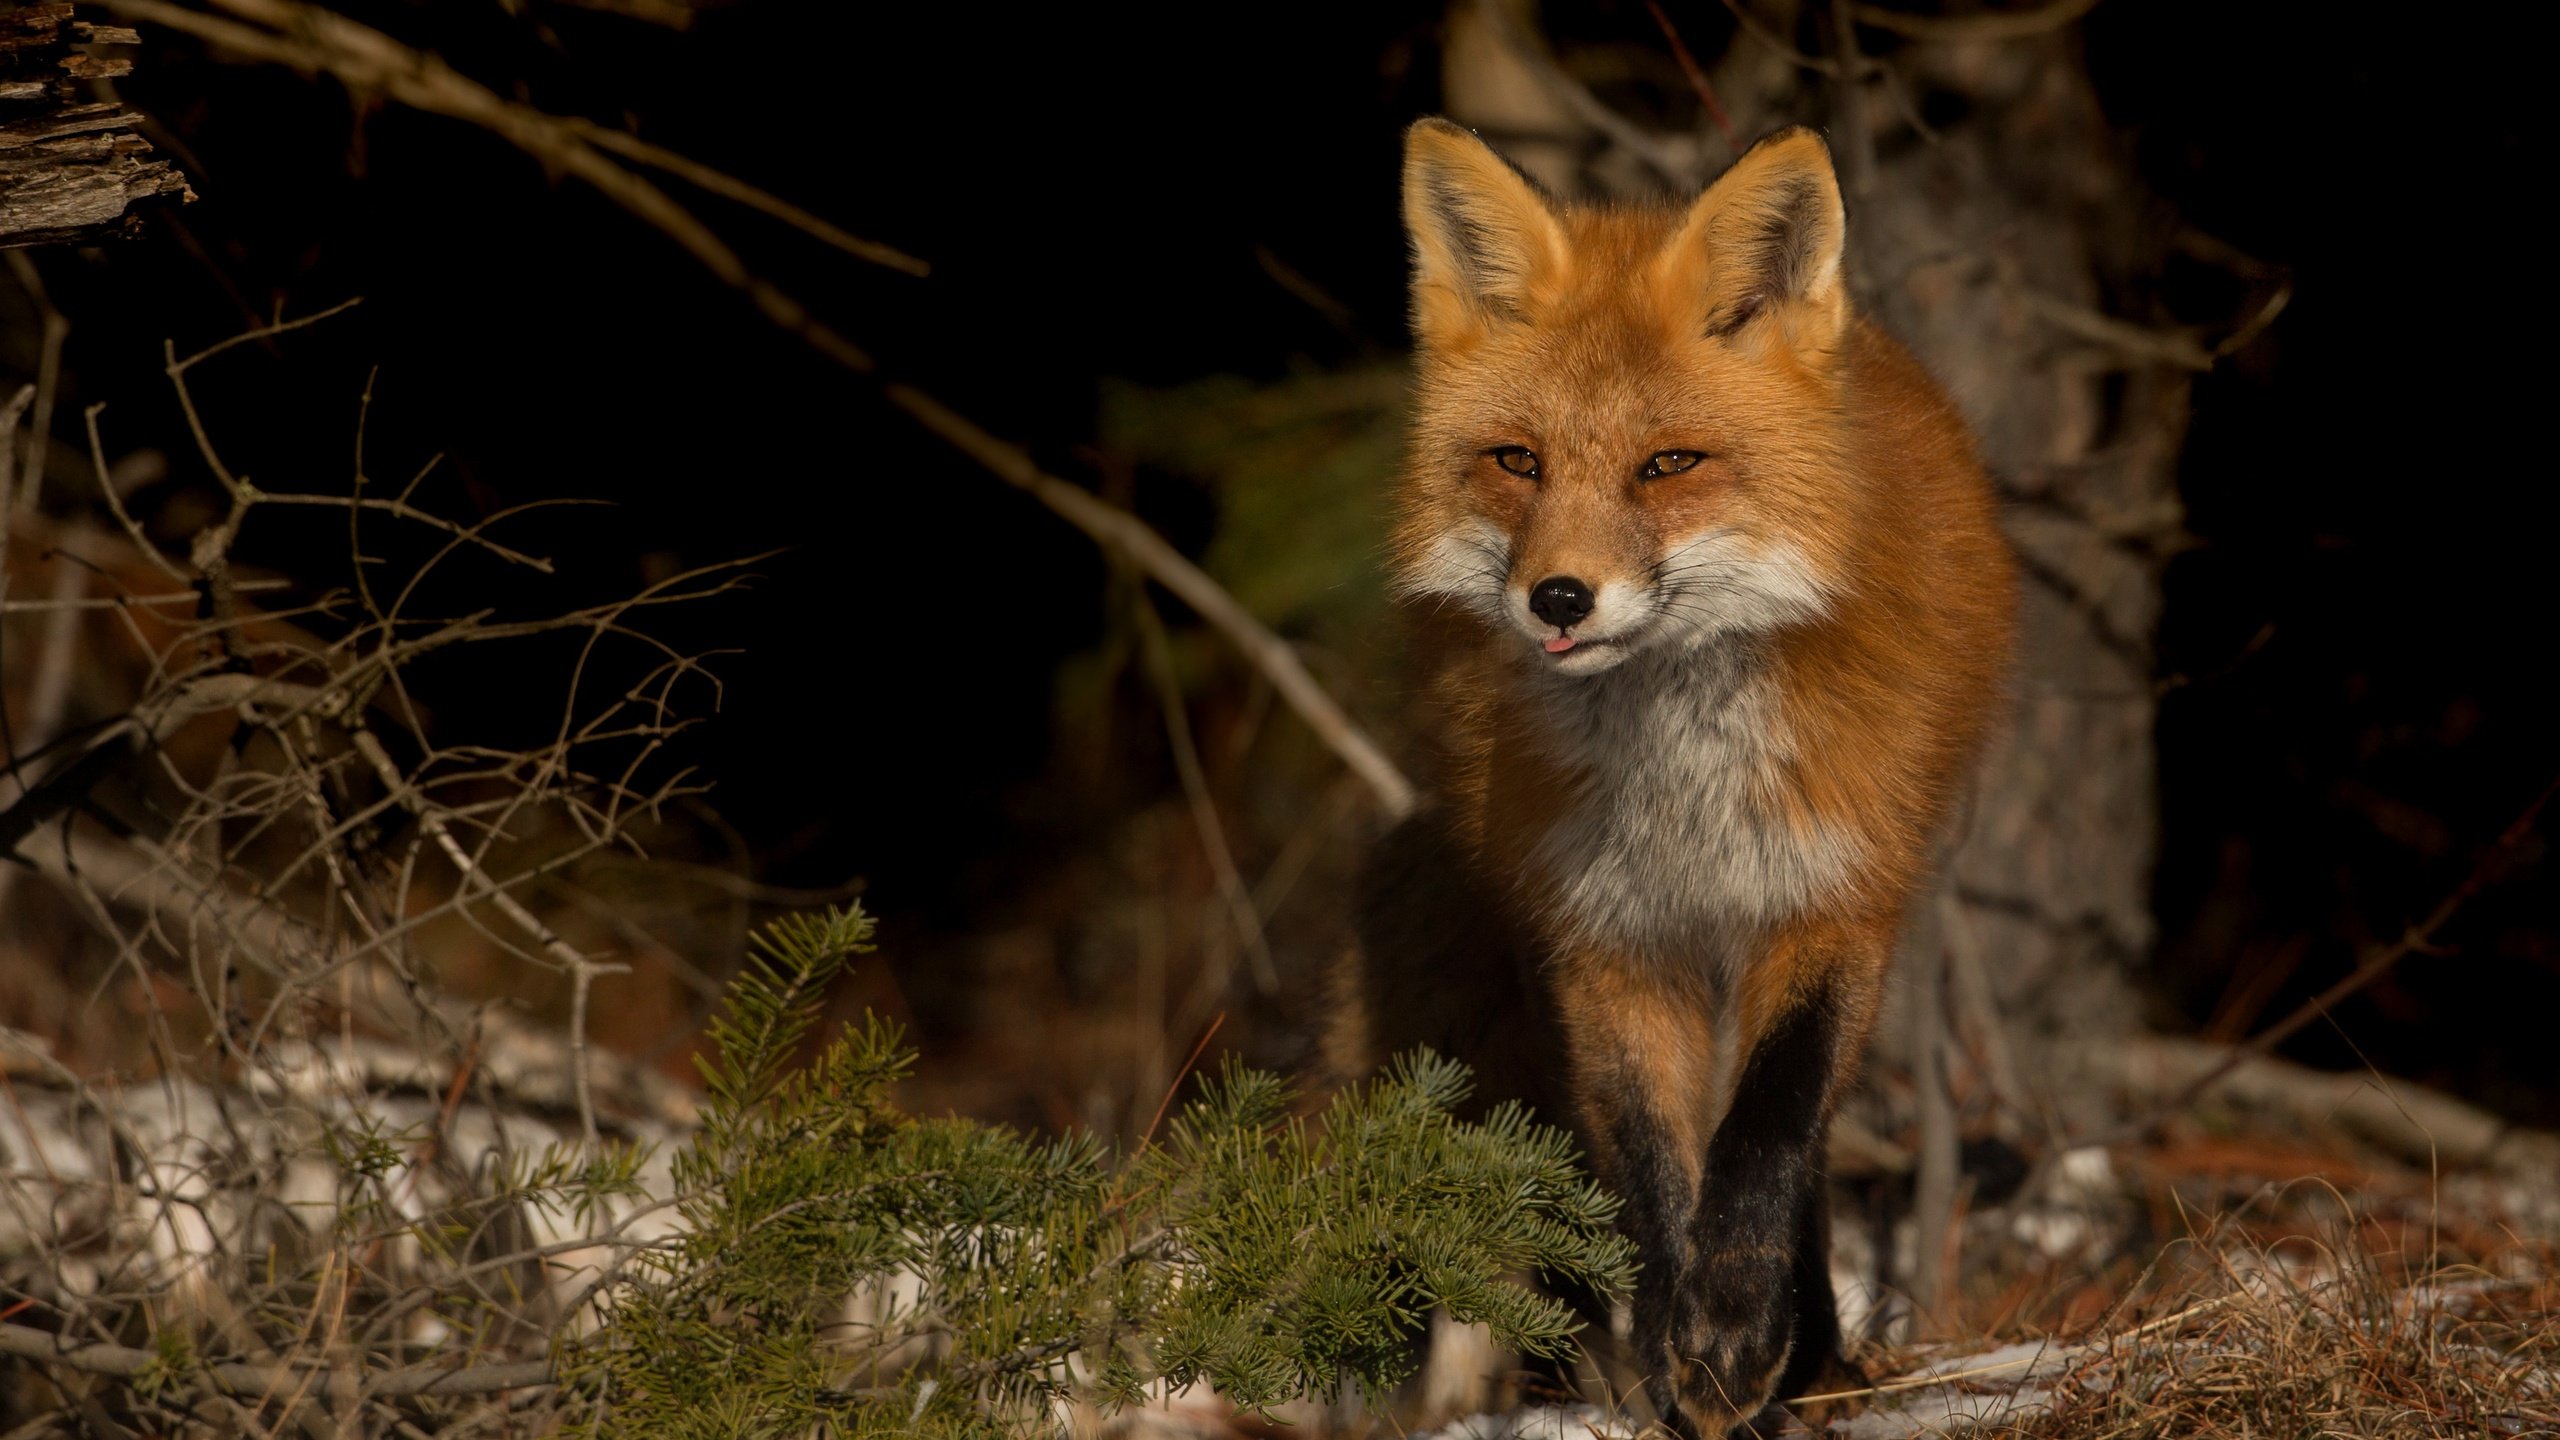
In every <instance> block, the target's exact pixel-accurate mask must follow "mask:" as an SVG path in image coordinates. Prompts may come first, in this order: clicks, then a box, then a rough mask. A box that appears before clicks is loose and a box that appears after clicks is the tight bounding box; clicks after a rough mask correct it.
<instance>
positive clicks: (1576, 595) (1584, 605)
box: [1529, 575, 1592, 630]
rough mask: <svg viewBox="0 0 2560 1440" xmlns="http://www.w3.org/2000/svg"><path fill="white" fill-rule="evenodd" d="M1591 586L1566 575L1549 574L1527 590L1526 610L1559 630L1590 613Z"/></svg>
mask: <svg viewBox="0 0 2560 1440" xmlns="http://www.w3.org/2000/svg"><path fill="white" fill-rule="evenodd" d="M1591 605H1592V600H1591V587H1590V586H1588V585H1585V584H1583V583H1582V582H1581V581H1579V580H1576V579H1574V578H1573V577H1572V576H1570V575H1550V576H1548V577H1547V578H1546V579H1544V580H1541V581H1539V582H1538V587H1537V588H1536V589H1534V590H1532V591H1530V592H1529V613H1530V614H1532V615H1535V616H1537V617H1538V618H1539V619H1541V620H1544V621H1546V622H1547V623H1548V624H1550V625H1553V626H1555V627H1556V628H1557V629H1559V630H1562V629H1564V628H1565V627H1566V626H1568V625H1572V624H1575V623H1577V622H1579V621H1580V620H1581V619H1582V617H1584V616H1585V615H1588V614H1590V613H1591Z"/></svg>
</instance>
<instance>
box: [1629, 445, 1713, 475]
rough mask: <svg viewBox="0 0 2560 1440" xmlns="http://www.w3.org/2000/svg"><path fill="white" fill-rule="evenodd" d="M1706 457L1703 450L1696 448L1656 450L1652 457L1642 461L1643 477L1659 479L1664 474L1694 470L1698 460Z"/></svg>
mask: <svg viewBox="0 0 2560 1440" xmlns="http://www.w3.org/2000/svg"><path fill="white" fill-rule="evenodd" d="M1706 458H1707V457H1706V455H1705V454H1704V453H1703V452H1701V451H1697V450H1660V451H1656V452H1655V453H1654V456H1653V458H1652V459H1650V460H1647V461H1646V462H1644V478H1646V479H1647V480H1659V479H1661V478H1662V477H1663V476H1665V475H1677V474H1679V473H1680V472H1681V471H1683V470H1694V469H1696V468H1697V466H1698V462H1699V461H1701V460H1704V459H1706Z"/></svg>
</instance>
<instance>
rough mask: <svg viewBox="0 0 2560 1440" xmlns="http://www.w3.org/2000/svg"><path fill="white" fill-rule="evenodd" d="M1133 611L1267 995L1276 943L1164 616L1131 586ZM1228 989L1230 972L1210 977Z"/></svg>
mask: <svg viewBox="0 0 2560 1440" xmlns="http://www.w3.org/2000/svg"><path fill="white" fill-rule="evenodd" d="M1130 595H1131V598H1130V602H1129V604H1130V610H1131V611H1132V612H1133V613H1134V614H1135V615H1136V617H1137V621H1138V637H1139V642H1140V644H1139V649H1140V652H1141V653H1142V654H1143V655H1145V657H1146V662H1147V663H1146V668H1147V677H1148V680H1149V681H1150V682H1151V683H1152V684H1153V686H1154V688H1155V692H1156V702H1157V705H1158V708H1159V709H1160V710H1161V711H1162V712H1163V715H1164V733H1165V742H1166V745H1167V746H1168V747H1169V748H1170V749H1171V750H1172V751H1173V768H1174V773H1175V774H1176V775H1177V776H1179V777H1180V779H1181V781H1182V795H1183V799H1184V801H1185V802H1186V803H1187V804H1188V805H1189V806H1190V809H1191V824H1192V827H1193V828H1194V829H1196V830H1198V831H1199V832H1200V848H1201V850H1202V851H1203V852H1204V853H1206V854H1207V855H1208V857H1209V870H1210V873H1211V874H1213V875H1214V876H1215V877H1216V878H1217V884H1218V896H1219V899H1220V900H1221V901H1222V902H1223V903H1224V904H1225V905H1226V907H1227V916H1228V919H1229V920H1230V921H1232V922H1233V923H1234V925H1235V928H1236V938H1237V939H1238V940H1239V941H1241V942H1242V943H1243V945H1244V947H1245V955H1246V957H1247V958H1248V959H1249V960H1251V961H1252V965H1253V982H1254V985H1255V986H1256V987H1257V988H1258V989H1260V990H1261V992H1262V993H1263V994H1265V995H1270V994H1275V993H1277V992H1278V991H1279V989H1280V977H1279V975H1278V973H1277V972H1275V971H1274V970H1273V969H1272V968H1271V944H1270V942H1269V941H1268V940H1266V939H1264V938H1263V934H1262V915H1261V912H1260V911H1258V910H1256V909H1254V905H1253V892H1252V891H1250V890H1248V889H1246V888H1245V883H1244V872H1242V871H1241V870H1238V869H1237V868H1236V856H1235V851H1234V850H1233V849H1232V848H1230V847H1229V846H1228V844H1227V828H1226V825H1225V824H1224V823H1223V822H1222V821H1220V820H1219V818H1218V802H1217V799H1216V797H1215V796H1213V795H1211V794H1210V793H1209V772H1208V771H1207V770H1206V769H1204V768H1203V767H1202V766H1201V764H1200V747H1199V746H1198V745H1197V744H1195V743H1194V742H1193V740H1192V735H1191V717H1190V715H1189V713H1188V712H1187V711H1186V710H1185V709H1184V708H1183V703H1182V679H1181V677H1180V676H1179V675H1177V674H1176V673H1175V672H1174V668H1173V645H1172V643H1171V642H1170V641H1169V640H1168V639H1167V638H1166V636H1165V633H1164V617H1163V616H1161V615H1158V614H1157V613H1156V606H1155V602H1154V601H1153V600H1151V599H1149V598H1148V597H1147V592H1146V590H1145V588H1144V587H1142V586H1132V587H1130ZM1207 978H1208V979H1209V980H1211V981H1212V982H1213V983H1215V984H1216V985H1217V986H1218V987H1219V988H1224V984H1225V978H1226V977H1225V976H1223V975H1217V976H1212V977H1207Z"/></svg>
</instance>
